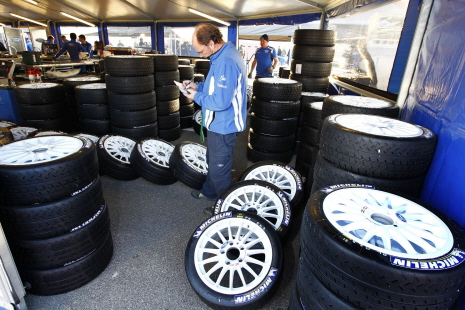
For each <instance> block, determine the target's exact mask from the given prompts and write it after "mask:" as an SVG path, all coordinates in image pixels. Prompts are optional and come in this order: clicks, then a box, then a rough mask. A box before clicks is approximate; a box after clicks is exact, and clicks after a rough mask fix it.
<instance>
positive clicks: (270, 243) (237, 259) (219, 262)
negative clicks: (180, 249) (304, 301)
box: [184, 211, 283, 310]
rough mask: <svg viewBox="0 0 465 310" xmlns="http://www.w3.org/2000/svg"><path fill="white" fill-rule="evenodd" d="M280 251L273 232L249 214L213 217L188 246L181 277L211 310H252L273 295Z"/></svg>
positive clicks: (263, 221)
mask: <svg viewBox="0 0 465 310" xmlns="http://www.w3.org/2000/svg"><path fill="white" fill-rule="evenodd" d="M282 257H283V255H282V248H281V243H280V241H279V238H278V236H277V234H276V232H275V231H274V228H273V227H272V226H271V225H270V224H269V223H268V222H267V221H265V220H264V219H262V218H260V217H259V216H257V215H254V214H251V213H248V212H239V211H231V212H224V213H220V214H217V215H215V216H213V217H211V218H209V219H208V220H206V221H205V222H204V223H202V224H201V225H200V226H199V227H198V228H197V229H196V230H195V232H194V233H193V235H192V237H191V238H190V240H189V243H188V244H187V248H186V254H185V261H184V263H185V268H186V275H187V279H188V280H189V283H190V284H191V286H192V289H193V290H194V291H195V293H196V294H197V295H198V296H199V297H200V298H201V299H202V300H203V302H205V303H206V304H207V305H208V306H209V307H211V308H213V309H247V310H249V309H256V308H258V307H260V306H263V305H264V304H265V303H266V302H267V301H268V300H269V299H270V298H271V297H272V296H273V295H272V294H273V292H274V291H275V290H276V288H277V287H278V284H279V279H280V277H281V273H282V262H283V261H282Z"/></svg>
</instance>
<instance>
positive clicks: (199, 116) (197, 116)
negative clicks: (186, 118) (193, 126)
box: [194, 110, 202, 125]
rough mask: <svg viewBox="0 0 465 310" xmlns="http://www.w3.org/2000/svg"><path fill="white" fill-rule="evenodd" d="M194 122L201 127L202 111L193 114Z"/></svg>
mask: <svg viewBox="0 0 465 310" xmlns="http://www.w3.org/2000/svg"><path fill="white" fill-rule="evenodd" d="M194 120H195V122H196V123H197V124H199V125H201V124H202V111H201V110H198V111H197V112H195V113H194Z"/></svg>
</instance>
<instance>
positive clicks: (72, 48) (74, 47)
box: [53, 33, 87, 72]
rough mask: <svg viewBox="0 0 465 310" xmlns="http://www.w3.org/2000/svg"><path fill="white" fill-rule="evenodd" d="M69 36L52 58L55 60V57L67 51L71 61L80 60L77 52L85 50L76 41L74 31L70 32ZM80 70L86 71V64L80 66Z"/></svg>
mask: <svg viewBox="0 0 465 310" xmlns="http://www.w3.org/2000/svg"><path fill="white" fill-rule="evenodd" d="M69 37H70V38H71V40H70V41H68V42H66V43H65V44H64V46H63V47H62V48H61V50H60V51H59V52H58V53H57V54H56V55H55V57H53V60H56V59H57V57H59V56H61V55H63V54H64V53H65V52H68V54H69V57H70V58H71V60H72V61H80V58H79V52H87V51H86V48H85V47H84V46H82V45H81V44H79V43H77V42H76V37H77V36H76V34H75V33H71V34H70V35H69ZM81 72H86V66H82V67H81Z"/></svg>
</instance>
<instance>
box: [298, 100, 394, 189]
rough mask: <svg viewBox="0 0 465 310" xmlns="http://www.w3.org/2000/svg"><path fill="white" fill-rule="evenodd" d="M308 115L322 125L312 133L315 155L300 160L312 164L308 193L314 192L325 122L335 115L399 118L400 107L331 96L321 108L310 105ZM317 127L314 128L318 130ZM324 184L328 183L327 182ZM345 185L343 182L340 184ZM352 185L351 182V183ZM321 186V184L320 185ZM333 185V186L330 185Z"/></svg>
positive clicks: (387, 103)
mask: <svg viewBox="0 0 465 310" xmlns="http://www.w3.org/2000/svg"><path fill="white" fill-rule="evenodd" d="M305 108H306V110H305V112H306V114H307V115H308V117H307V119H308V120H309V121H310V122H311V123H312V124H320V125H319V126H318V130H313V131H312V136H314V138H312V139H314V140H315V141H316V142H317V144H316V146H315V147H314V148H313V153H311V154H308V155H305V154H302V156H301V157H300V158H299V161H304V162H307V163H312V165H311V168H310V171H309V174H308V178H307V184H306V189H307V192H308V193H311V192H313V190H312V182H313V173H314V171H313V172H312V169H313V168H315V167H314V165H315V162H316V158H317V155H318V152H319V140H320V132H321V126H322V124H323V120H324V119H325V118H326V117H328V116H330V115H333V114H339V113H341V114H342V113H343V114H367V115H380V116H385V117H391V118H397V116H398V114H399V107H398V106H397V104H395V103H391V102H388V101H385V100H380V99H375V98H368V97H361V96H343V95H340V96H339V95H338V96H329V97H326V98H325V99H324V100H323V105H322V106H321V111H320V110H319V109H320V105H319V104H318V105H317V104H310V105H307V106H306V107H305ZM318 120H320V121H318ZM316 127H317V126H313V128H314V129H316ZM323 183H327V182H326V181H325V182H323ZM337 183H343V180H340V182H337ZM349 183H350V182H349ZM320 185H321V184H320ZM329 185H331V184H329Z"/></svg>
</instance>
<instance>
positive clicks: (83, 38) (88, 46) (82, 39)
mask: <svg viewBox="0 0 465 310" xmlns="http://www.w3.org/2000/svg"><path fill="white" fill-rule="evenodd" d="M79 42H81V45H82V46H84V48H85V49H86V52H87V53H88V54H89V57H90V58H94V54H93V53H92V44H90V43H89V42H87V41H86V36H85V35H83V34H80V35H79Z"/></svg>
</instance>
